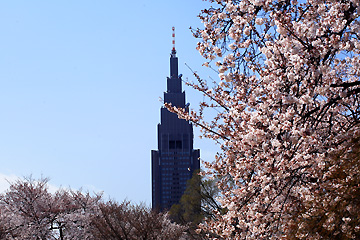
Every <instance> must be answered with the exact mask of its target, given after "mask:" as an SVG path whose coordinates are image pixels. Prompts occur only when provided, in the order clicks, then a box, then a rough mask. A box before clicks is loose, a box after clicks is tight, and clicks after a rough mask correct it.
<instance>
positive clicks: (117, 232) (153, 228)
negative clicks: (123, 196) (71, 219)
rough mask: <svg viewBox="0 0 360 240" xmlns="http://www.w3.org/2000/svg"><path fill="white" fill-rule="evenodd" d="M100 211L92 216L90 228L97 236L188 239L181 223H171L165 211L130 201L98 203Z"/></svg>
mask: <svg viewBox="0 0 360 240" xmlns="http://www.w3.org/2000/svg"><path fill="white" fill-rule="evenodd" d="M99 208H100V213H99V214H98V215H96V216H94V218H93V220H92V229H93V230H92V232H93V234H94V236H95V238H96V239H98V240H101V239H104V240H111V239H114V240H115V239H119V240H120V239H122V240H141V239H144V240H145V239H149V240H150V239H154V240H157V239H159V240H160V239H173V240H179V239H187V238H186V234H185V233H184V231H185V230H186V228H185V227H184V226H181V225H178V224H176V223H172V222H171V221H170V219H169V217H168V215H167V213H165V212H164V213H159V212H155V211H152V210H151V209H150V208H148V207H146V206H144V205H142V204H140V205H133V204H131V203H130V202H129V201H124V202H122V203H120V204H119V203H117V202H115V201H108V202H102V203H100V204H99Z"/></svg>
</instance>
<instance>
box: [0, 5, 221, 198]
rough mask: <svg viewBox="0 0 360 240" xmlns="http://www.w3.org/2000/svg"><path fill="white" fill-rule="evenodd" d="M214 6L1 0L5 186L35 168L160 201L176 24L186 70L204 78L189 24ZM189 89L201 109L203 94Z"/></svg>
mask: <svg viewBox="0 0 360 240" xmlns="http://www.w3.org/2000/svg"><path fill="white" fill-rule="evenodd" d="M207 4H208V3H206V2H203V1H202V0H173V1H169V0H155V1H146V0H142V1H141V0H140V1H122V0H96V1H95V0H76V1H74V0H61V1H60V0H54V1H48V0H42V1H40V0H31V1H28V0H22V1H20V0H11V1H0V32H1V37H0V116H1V117H0V161H1V167H0V190H3V189H4V188H5V187H6V182H5V181H4V179H8V180H13V179H15V178H16V177H21V176H29V175H30V174H32V176H33V177H34V178H39V177H41V176H44V177H49V178H50V179H51V180H50V183H51V184H52V185H54V186H63V187H69V186H70V187H71V188H74V189H78V188H80V187H82V188H83V189H85V190H89V191H91V192H92V191H95V192H99V191H104V194H105V195H106V196H110V197H111V198H113V199H116V200H118V201H122V200H123V199H125V198H126V199H128V200H132V201H134V202H145V203H147V204H150V203H151V185H150V179H151V176H150V173H151V169H150V151H151V149H156V148H157V145H156V143H157V140H156V134H157V133H156V128H157V124H158V122H159V108H160V107H161V103H160V102H159V97H162V94H163V91H165V89H166V77H167V76H168V75H169V56H170V51H171V47H172V45H171V40H172V39H171V27H172V26H175V27H176V49H177V52H178V57H179V71H180V73H183V75H184V77H183V79H186V77H188V78H189V79H190V80H194V79H193V77H192V76H191V72H190V71H189V70H188V69H187V68H186V66H185V65H184V63H185V62H186V63H187V64H188V65H190V66H191V67H192V68H193V69H194V70H197V71H200V72H201V71H203V70H202V68H203V67H201V64H202V62H203V59H202V58H201V56H200V55H199V53H198V52H197V51H196V49H195V47H196V42H197V40H196V39H195V38H194V37H193V36H192V34H191V32H190V30H189V27H190V26H193V27H196V26H201V22H200V20H199V19H198V18H197V15H198V13H199V12H200V10H201V9H203V8H205V7H206V5H207ZM205 70H206V71H208V70H207V69H205ZM206 71H205V73H206ZM204 77H206V76H204ZM185 91H186V96H187V101H190V102H191V103H192V105H191V106H192V107H193V106H194V105H196V103H198V102H199V101H200V100H201V99H202V97H201V96H200V94H199V93H198V92H196V91H194V90H192V89H189V88H185ZM195 133H196V135H197V136H195V147H196V148H200V149H201V155H202V158H204V159H205V160H211V158H212V156H213V154H214V148H213V146H212V144H210V143H209V142H206V141H203V140H199V138H198V135H199V134H198V130H196V131H195Z"/></svg>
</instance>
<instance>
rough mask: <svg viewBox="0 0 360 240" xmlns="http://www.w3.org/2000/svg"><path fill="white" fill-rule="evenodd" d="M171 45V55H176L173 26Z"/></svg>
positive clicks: (173, 29) (173, 28)
mask: <svg viewBox="0 0 360 240" xmlns="http://www.w3.org/2000/svg"><path fill="white" fill-rule="evenodd" d="M172 45H173V48H172V50H171V56H172V57H176V49H175V27H172Z"/></svg>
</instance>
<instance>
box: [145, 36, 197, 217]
mask: <svg viewBox="0 0 360 240" xmlns="http://www.w3.org/2000/svg"><path fill="white" fill-rule="evenodd" d="M173 30H174V29H173ZM173 37H175V33H173ZM173 45H174V46H173V49H172V51H171V54H170V77H168V78H167V91H166V92H164V101H165V102H167V103H172V105H173V106H177V107H181V108H185V92H184V91H182V83H181V82H182V80H181V75H178V58H177V57H176V50H175V41H174V40H173ZM160 115H161V120H160V123H159V124H158V150H152V151H151V164H152V208H153V209H159V210H160V211H162V210H165V209H170V208H171V206H172V205H173V204H175V203H178V202H179V200H180V198H181V196H182V194H183V193H184V191H185V189H186V182H187V180H189V179H190V178H191V177H192V174H193V172H194V170H197V169H199V168H200V160H199V157H200V150H199V149H193V139H194V134H193V126H192V124H191V123H190V122H188V121H186V120H184V119H179V118H178V117H177V115H176V114H175V113H171V112H169V111H168V110H167V109H166V108H164V107H162V108H161V109H160Z"/></svg>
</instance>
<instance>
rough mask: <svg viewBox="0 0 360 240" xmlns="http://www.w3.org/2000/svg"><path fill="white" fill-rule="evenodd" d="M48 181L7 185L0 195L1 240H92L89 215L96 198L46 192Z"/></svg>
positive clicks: (94, 208) (91, 212)
mask: <svg viewBox="0 0 360 240" xmlns="http://www.w3.org/2000/svg"><path fill="white" fill-rule="evenodd" d="M47 183H48V179H40V180H34V179H32V178H26V179H24V180H18V181H16V182H14V183H11V185H10V188H9V190H8V191H7V192H6V193H4V194H3V195H1V196H0V236H1V239H95V238H93V237H92V234H91V232H90V228H89V227H90V220H91V218H90V216H92V215H94V214H97V209H98V208H97V204H98V201H99V200H100V196H90V195H89V194H88V193H85V194H84V193H82V192H80V191H71V190H64V189H60V190H58V191H56V192H55V193H50V192H49V191H48V185H47Z"/></svg>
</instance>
